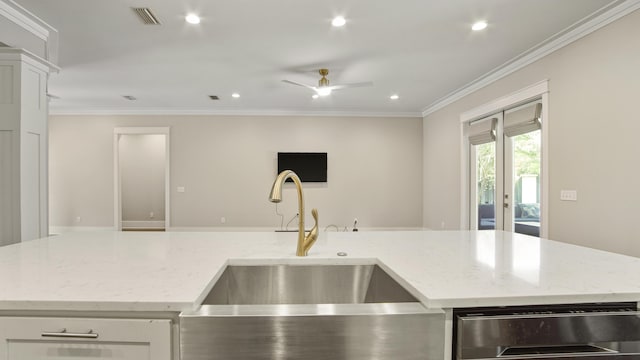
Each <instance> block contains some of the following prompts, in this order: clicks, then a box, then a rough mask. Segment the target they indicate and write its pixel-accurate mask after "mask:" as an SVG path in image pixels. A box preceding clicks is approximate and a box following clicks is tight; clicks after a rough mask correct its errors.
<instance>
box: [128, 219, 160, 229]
mask: <svg viewBox="0 0 640 360" xmlns="http://www.w3.org/2000/svg"><path fill="white" fill-rule="evenodd" d="M122 228H123V229H164V220H158V221H123V222H122Z"/></svg>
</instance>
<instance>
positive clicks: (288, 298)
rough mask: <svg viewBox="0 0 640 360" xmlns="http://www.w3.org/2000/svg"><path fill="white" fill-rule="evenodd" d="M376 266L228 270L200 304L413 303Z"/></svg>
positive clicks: (265, 267)
mask: <svg viewBox="0 0 640 360" xmlns="http://www.w3.org/2000/svg"><path fill="white" fill-rule="evenodd" d="M417 301H418V300H417V299H416V298H415V297H413V296H412V295H411V294H409V292H407V290H405V289H404V288H403V287H402V286H400V284H398V283H397V282H396V281H395V280H393V279H392V278H391V277H390V276H389V275H388V274H387V273H385V272H384V271H383V270H382V269H381V268H380V267H379V266H377V265H306V266H291V265H263V266H228V267H227V268H226V269H225V271H224V272H223V273H222V276H221V277H220V279H219V280H218V281H217V282H216V284H215V286H214V287H213V289H212V290H211V292H209V295H208V296H207V297H206V298H205V300H204V302H203V304H204V305H259V304H365V303H397V302H417Z"/></svg>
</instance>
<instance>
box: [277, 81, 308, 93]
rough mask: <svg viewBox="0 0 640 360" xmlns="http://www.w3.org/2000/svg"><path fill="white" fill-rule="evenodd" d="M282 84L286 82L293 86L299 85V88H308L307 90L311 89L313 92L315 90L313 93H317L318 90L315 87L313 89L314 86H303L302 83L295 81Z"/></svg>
mask: <svg viewBox="0 0 640 360" xmlns="http://www.w3.org/2000/svg"><path fill="white" fill-rule="evenodd" d="M282 82H285V83H287V84H291V85H297V86H302V87H306V88H307V89H311V90H313V91H315V90H316V88H315V87H313V86H310V85H307V84H302V83H299V82H295V81H291V80H282Z"/></svg>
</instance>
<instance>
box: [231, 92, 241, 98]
mask: <svg viewBox="0 0 640 360" xmlns="http://www.w3.org/2000/svg"><path fill="white" fill-rule="evenodd" d="M231 96H232V97H234V98H236V99H237V98H239V97H240V94H238V93H233V94H231Z"/></svg>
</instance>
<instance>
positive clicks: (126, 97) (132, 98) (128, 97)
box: [122, 95, 138, 101]
mask: <svg viewBox="0 0 640 360" xmlns="http://www.w3.org/2000/svg"><path fill="white" fill-rule="evenodd" d="M122 97H123V98H125V99H127V100H131V101H136V100H138V99H136V97H135V96H133V95H122Z"/></svg>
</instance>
